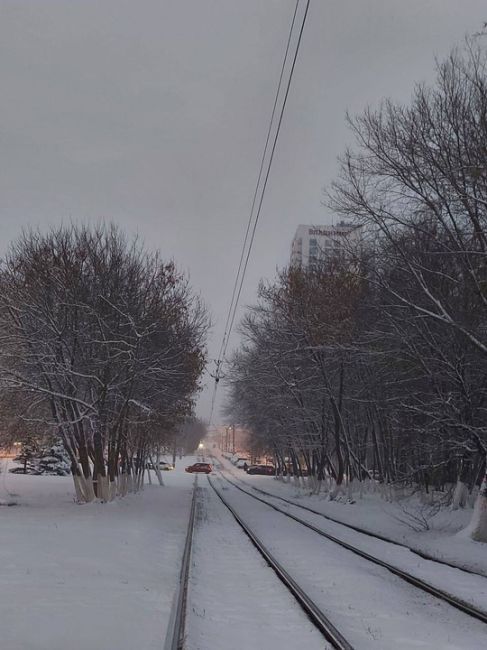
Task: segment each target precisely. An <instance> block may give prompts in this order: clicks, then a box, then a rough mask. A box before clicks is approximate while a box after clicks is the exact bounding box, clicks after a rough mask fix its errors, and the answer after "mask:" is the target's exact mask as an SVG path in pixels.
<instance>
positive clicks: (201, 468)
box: [185, 463, 213, 474]
mask: <svg viewBox="0 0 487 650" xmlns="http://www.w3.org/2000/svg"><path fill="white" fill-rule="evenodd" d="M185 471H186V472H189V473H190V474H193V473H194V472H203V474H211V472H212V471H213V467H212V466H211V465H210V463H195V464H194V465H189V466H188V467H186V469H185Z"/></svg>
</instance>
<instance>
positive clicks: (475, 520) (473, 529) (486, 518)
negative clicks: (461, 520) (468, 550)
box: [467, 473, 487, 542]
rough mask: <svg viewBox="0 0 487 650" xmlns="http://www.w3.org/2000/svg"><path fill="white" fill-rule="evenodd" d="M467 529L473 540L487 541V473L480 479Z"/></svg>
mask: <svg viewBox="0 0 487 650" xmlns="http://www.w3.org/2000/svg"><path fill="white" fill-rule="evenodd" d="M467 530H468V533H469V536H470V538H471V539H473V540H474V541H475V542H487V473H486V475H485V476H484V480H483V481H482V486H481V488H480V492H479V495H478V497H477V501H476V502H475V506H474V509H473V514H472V520H471V521H470V524H469V526H468V528H467Z"/></svg>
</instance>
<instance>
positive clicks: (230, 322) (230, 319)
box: [208, 0, 310, 426]
mask: <svg viewBox="0 0 487 650" xmlns="http://www.w3.org/2000/svg"><path fill="white" fill-rule="evenodd" d="M309 5H310V0H306V6H305V10H304V13H303V18H302V21H301V26H300V30H299V36H298V39H297V42H296V47H295V50H294V55H293V61H292V65H291V69H290V72H289V76H288V79H287V84H286V92H285V95H284V99H283V101H282V104H281V109H280V113H279V121H278V124H277V128H276V131H275V134H274V140H273V144H272V149H271V154H270V157H269V160H268V163H267V170H266V174H265V178H264V183H263V185H262V189H261V193H260V199H259V203H258V208H257V213H256V216H255V219H254V224H253V227H252V231H251V237H250V242H249V245H248V247H247V255H246V256H245V263H244V266H243V270H242V271H241V269H242V260H243V258H244V255H245V247H246V241H247V239H248V233H249V231H250V227H251V223H252V216H253V211H254V208H255V203H256V201H257V196H258V190H259V186H260V181H261V179H262V171H263V167H264V162H265V157H266V153H267V148H268V144H269V140H270V134H271V132H272V126H273V122H274V117H275V112H276V107H277V103H278V98H279V94H280V89H281V86H282V79H283V76H284V70H285V67H286V62H287V58H288V54H289V47H290V43H291V40H292V33H293V30H294V25H295V19H296V14H297V10H298V7H299V0H297V2H296V5H295V10H294V14H293V19H292V24H291V29H290V31H289V36H288V41H287V45H286V52H285V56H284V59H283V64H282V67H281V74H280V78H279V84H278V89H277V91H276V97H275V101H274V106H273V110H272V116H271V120H270V123H269V129H268V133H267V139H266V143H265V147H264V153H263V156H262V160H261V166H260V171H259V176H258V180H257V185H256V189H255V192H254V198H253V201H252V209H251V213H250V217H249V221H248V225H247V232H246V235H245V240H244V245H243V247H242V254H241V258H240V263H239V267H238V272H237V276H236V279H235V284H234V290H233V293H232V301H231V303H230V309H229V312H228V316H227V321H226V325H225V332H224V336H223V339H222V345H221V346H220V353H219V355H218V359H217V362H216V372H215V381H214V388H213V396H212V401H211V410H210V417H209V420H208V423H209V425H210V426H211V423H212V418H213V412H214V407H215V400H216V394H217V391H218V384H219V380H220V376H221V375H220V372H221V365H222V362H223V360H224V359H225V354H226V351H227V348H228V344H229V341H230V335H231V332H232V329H233V324H234V322H235V316H236V313H237V308H238V303H239V300H240V295H241V292H242V287H243V282H244V279H245V274H246V272H247V267H248V263H249V259H250V253H251V251H252V246H253V243H254V240H255V233H256V230H257V224H258V221H259V217H260V213H261V210H262V204H263V201H264V196H265V191H266V188H267V183H268V180H269V175H270V171H271V167H272V162H273V159H274V154H275V151H276V146H277V141H278V138H279V133H280V130H281V125H282V120H283V116H284V111H285V108H286V104H287V99H288V96H289V90H290V87H291V81H292V78H293V74H294V69H295V67H296V61H297V58H298V53H299V48H300V45H301V41H302V36H303V31H304V27H305V24H306V18H307V16H308V11H309ZM240 271H241V273H240ZM239 276H240V278H239ZM237 285H238V287H239V288H238V292H237V295H236V298H235V291H236V287H237ZM234 298H235V299H234ZM230 314H231V317H230Z"/></svg>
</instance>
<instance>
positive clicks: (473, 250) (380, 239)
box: [228, 39, 487, 540]
mask: <svg viewBox="0 0 487 650" xmlns="http://www.w3.org/2000/svg"><path fill="white" fill-rule="evenodd" d="M486 63H487V58H486V53H485V50H484V49H483V48H482V47H480V46H479V44H478V43H477V42H476V41H475V39H470V40H467V41H466V44H465V47H464V48H463V49H461V50H455V51H453V52H452V53H451V54H450V55H449V56H448V57H447V59H446V60H444V61H442V62H439V63H438V64H437V78H436V81H435V83H434V84H432V85H430V86H426V85H418V86H417V87H416V88H415V89H414V93H413V96H412V99H411V102H410V103H409V104H408V105H401V104H398V103H395V102H393V101H391V100H386V101H384V102H382V104H381V105H380V106H379V108H377V109H375V110H373V109H367V110H366V111H364V112H363V113H362V114H361V115H359V116H357V117H350V116H347V120H348V124H349V126H350V128H351V131H352V134H353V137H354V143H355V144H354V146H353V147H352V148H350V149H349V150H347V151H346V152H345V154H344V155H343V156H342V158H341V160H340V167H339V174H338V177H337V180H336V181H335V182H334V183H333V184H332V186H331V187H330V188H329V190H328V192H327V197H328V198H327V203H328V205H329V207H330V208H331V209H332V210H333V212H334V214H335V215H337V216H339V217H344V218H346V219H348V220H349V221H353V223H355V224H356V225H357V227H358V228H359V232H360V237H359V238H358V239H359V243H358V245H357V246H355V247H354V248H353V249H352V247H351V246H350V247H349V248H348V250H345V248H346V247H343V248H342V250H341V252H339V253H338V254H336V255H335V256H334V257H332V258H330V257H328V258H327V259H325V260H323V261H322V262H321V263H320V264H315V265H312V266H311V267H308V268H293V267H290V268H288V269H285V270H283V271H282V272H281V273H280V274H279V276H278V278H277V280H276V281H275V282H271V283H262V284H261V286H260V289H259V299H258V303H257V304H256V305H255V306H254V307H252V308H251V309H250V310H249V311H248V313H247V315H246V316H245V318H244V320H243V322H242V325H241V331H242V334H243V337H244V338H243V341H244V342H243V344H242V346H241V348H240V349H239V350H238V351H237V352H236V354H235V356H234V358H233V359H232V361H231V364H230V370H229V380H228V381H229V410H230V411H231V412H232V414H233V417H234V418H236V419H237V421H239V422H240V423H242V424H243V425H245V426H247V427H248V428H249V429H250V430H251V431H252V434H253V440H254V444H256V445H258V446H259V445H260V446H262V447H265V448H267V449H270V450H272V451H273V452H274V454H275V457H276V461H277V463H278V465H279V466H280V467H281V469H283V470H284V471H285V470H286V469H289V467H290V468H291V471H293V473H294V474H295V475H296V476H299V475H300V474H306V475H308V474H309V475H310V476H311V478H310V480H311V482H312V487H313V489H314V490H315V491H319V490H320V489H323V487H324V486H326V489H328V490H329V491H330V497H331V498H334V497H335V496H336V495H337V494H338V493H339V492H340V491H343V490H344V487H345V485H347V489H349V490H352V489H354V485H356V486H358V487H360V486H361V485H363V483H364V482H366V481H368V480H370V479H375V480H378V481H380V482H381V484H382V485H384V486H389V488H388V489H389V490H390V492H393V491H400V490H402V489H403V488H404V487H407V486H410V487H413V488H418V489H420V490H421V491H422V492H424V493H428V494H430V495H433V494H434V493H435V492H436V493H443V494H444V495H445V500H447V501H449V502H450V503H451V505H452V507H454V508H458V507H464V506H465V505H466V504H467V502H468V500H469V498H471V497H472V496H473V497H475V496H476V495H477V494H478V498H477V501H476V506H475V514H474V517H473V521H472V525H471V534H472V536H473V537H474V538H475V539H483V540H487V521H486V519H487V483H486V481H485V472H486V450H487V425H486V418H485V415H486V408H487V74H486Z"/></svg>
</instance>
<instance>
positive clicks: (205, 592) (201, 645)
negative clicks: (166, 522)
mask: <svg viewBox="0 0 487 650" xmlns="http://www.w3.org/2000/svg"><path fill="white" fill-rule="evenodd" d="M199 485H200V486H201V488H199V498H198V510H197V524H196V529H195V535H194V546H193V557H192V569H191V578H190V589H189V597H188V598H189V606H188V612H189V618H188V626H187V629H188V634H187V644H186V646H185V649H186V650H228V649H229V648H238V649H239V650H256V649H260V648H262V649H263V648H279V649H280V650H295V648H297V647H300V646H301V645H305V647H306V648H307V650H322V649H326V648H330V645H329V644H328V643H327V642H326V641H325V640H324V638H323V636H322V635H321V634H320V633H319V632H318V631H317V630H316V628H314V626H313V625H312V623H311V622H310V621H309V619H308V618H307V617H306V615H305V614H304V612H303V611H302V610H301V609H300V607H299V606H298V605H297V603H296V601H295V600H294V598H293V596H292V595H291V594H290V593H289V592H288V591H287V590H286V588H285V587H284V586H283V585H282V583H281V582H280V581H279V579H278V578H277V577H276V576H275V574H274V572H273V571H272V569H270V568H269V567H268V566H267V564H266V563H265V561H264V560H263V559H262V558H261V556H260V555H259V554H258V552H257V550H256V549H255V548H254V547H253V546H252V544H251V543H250V541H249V540H248V539H247V538H246V537H245V536H244V534H243V532H242V530H241V528H240V527H239V525H238V524H237V523H236V521H235V519H234V518H233V517H232V515H231V514H230V513H229V511H228V510H227V509H226V507H225V506H224V505H223V503H222V502H221V501H220V500H219V498H218V497H217V495H216V494H215V493H214V492H213V490H212V489H211V488H210V487H209V485H208V483H207V479H206V477H203V476H201V477H199Z"/></svg>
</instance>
